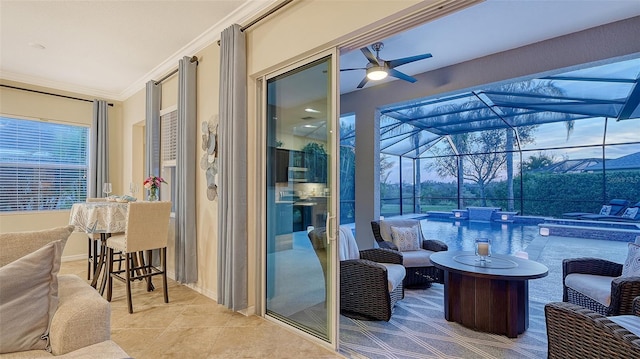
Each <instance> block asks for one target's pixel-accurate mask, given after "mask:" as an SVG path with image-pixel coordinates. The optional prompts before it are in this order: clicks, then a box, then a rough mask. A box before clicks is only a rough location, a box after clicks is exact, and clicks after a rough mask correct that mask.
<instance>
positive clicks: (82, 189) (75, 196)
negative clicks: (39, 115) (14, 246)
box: [0, 116, 89, 212]
mask: <svg viewBox="0 0 640 359" xmlns="http://www.w3.org/2000/svg"><path fill="white" fill-rule="evenodd" d="M88 134H89V128H88V127H84V126H74V125H64V124H59V123H51V122H45V121H38V120H25V119H17V118H10V117H4V116H0V212H22V211H46V210H60V209H69V208H71V205H72V204H73V203H76V202H83V201H84V200H85V199H86V196H87V170H88V167H89V166H88V162H89V161H88V157H87V155H88V151H87V143H88Z"/></svg>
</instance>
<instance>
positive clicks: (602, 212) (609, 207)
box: [600, 206, 611, 216]
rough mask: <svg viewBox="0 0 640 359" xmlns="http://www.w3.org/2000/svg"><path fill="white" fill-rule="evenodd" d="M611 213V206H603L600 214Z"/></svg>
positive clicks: (606, 214)
mask: <svg viewBox="0 0 640 359" xmlns="http://www.w3.org/2000/svg"><path fill="white" fill-rule="evenodd" d="M609 213H611V206H602V208H601V209H600V215H603V216H608V215H609Z"/></svg>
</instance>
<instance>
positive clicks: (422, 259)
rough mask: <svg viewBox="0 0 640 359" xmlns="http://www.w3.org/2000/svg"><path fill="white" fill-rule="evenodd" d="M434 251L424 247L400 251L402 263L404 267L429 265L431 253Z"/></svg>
mask: <svg viewBox="0 0 640 359" xmlns="http://www.w3.org/2000/svg"><path fill="white" fill-rule="evenodd" d="M433 253H434V252H432V251H427V250H425V249H419V250H417V251H409V252H402V259H403V261H402V264H404V266H405V267H408V268H413V267H430V266H432V265H433V264H431V258H430V257H431V254H433Z"/></svg>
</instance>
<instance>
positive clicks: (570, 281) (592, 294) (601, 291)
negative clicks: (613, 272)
mask: <svg viewBox="0 0 640 359" xmlns="http://www.w3.org/2000/svg"><path fill="white" fill-rule="evenodd" d="M614 279H615V277H605V276H601V275H593V274H580V273H573V274H569V275H567V276H566V277H565V279H564V284H565V285H566V286H567V287H569V288H571V289H573V290H575V291H577V292H580V293H582V294H583V295H585V296H587V297H589V298H591V299H593V300H595V301H597V302H599V303H602V304H603V305H604V306H605V307H608V306H609V304H611V282H612V281H613V280H614Z"/></svg>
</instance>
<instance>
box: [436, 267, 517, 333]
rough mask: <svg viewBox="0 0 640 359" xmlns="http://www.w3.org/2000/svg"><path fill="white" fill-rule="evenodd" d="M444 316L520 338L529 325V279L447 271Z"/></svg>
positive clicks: (468, 326) (487, 330) (483, 330)
mask: <svg viewBox="0 0 640 359" xmlns="http://www.w3.org/2000/svg"><path fill="white" fill-rule="evenodd" d="M444 288H445V292H444V317H445V319H447V320H448V321H454V322H457V323H460V324H462V325H463V326H465V327H467V328H470V329H474V330H478V331H482V332H488V333H495V334H503V335H506V336H507V337H509V338H516V337H517V336H518V334H522V333H523V332H524V331H525V330H526V329H527V328H528V327H529V282H528V281H527V280H500V279H489V278H478V277H472V276H466V275H462V274H459V273H452V272H449V271H445V284H444Z"/></svg>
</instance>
